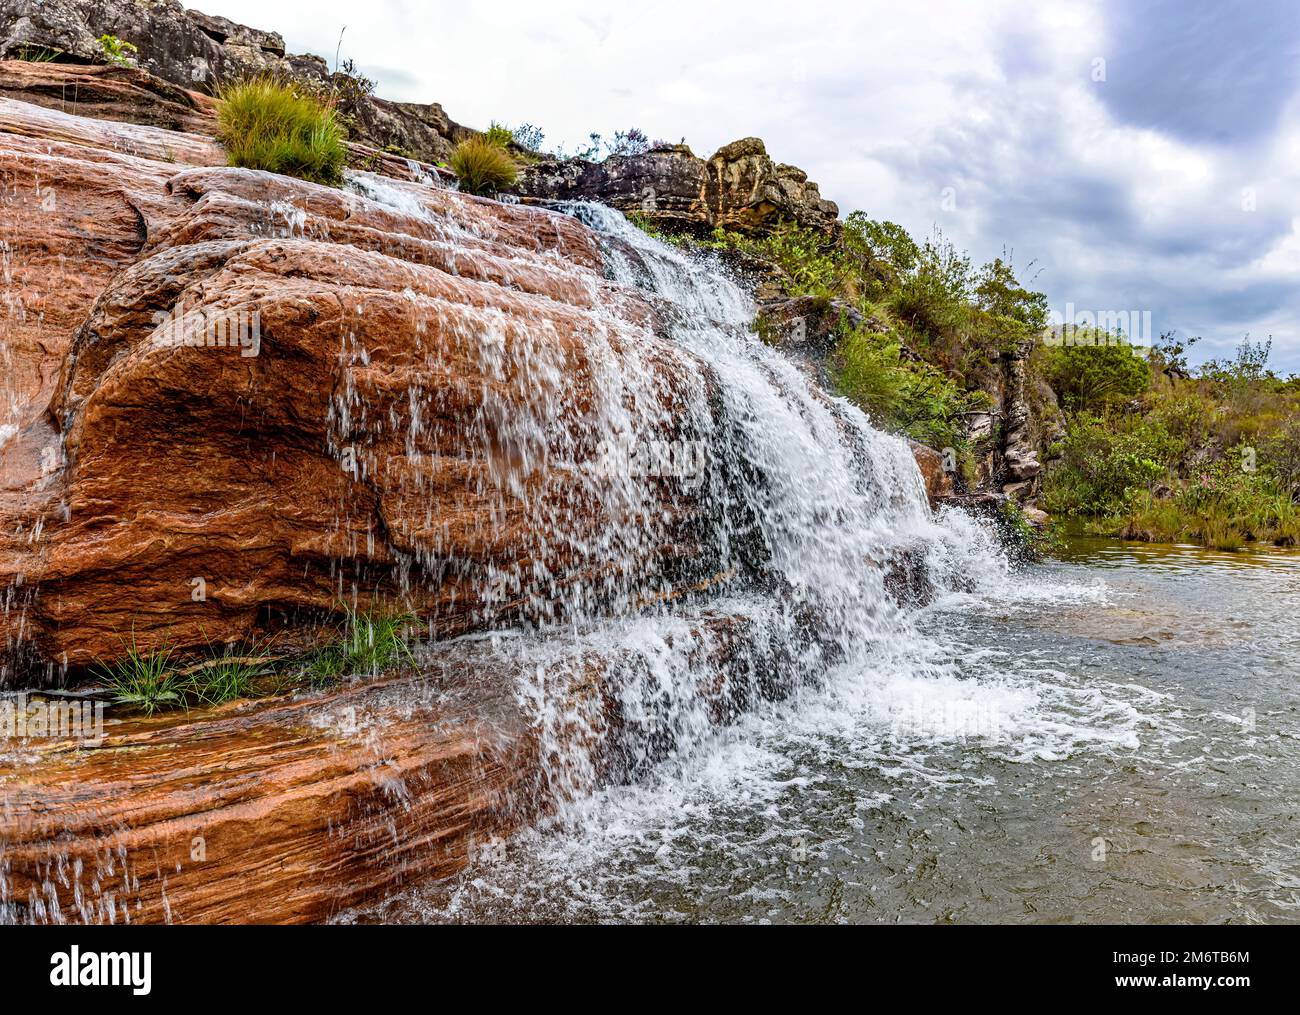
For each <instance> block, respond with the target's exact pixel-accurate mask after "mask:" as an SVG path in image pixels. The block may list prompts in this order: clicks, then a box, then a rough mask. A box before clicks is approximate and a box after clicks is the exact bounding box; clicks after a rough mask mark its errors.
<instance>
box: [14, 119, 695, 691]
mask: <svg viewBox="0 0 1300 1015" xmlns="http://www.w3.org/2000/svg"><path fill="white" fill-rule="evenodd" d="M0 117H4V119H3V121H0V125H3V126H5V127H7V128H8V130H7V132H6V133H4V134H0V167H3V171H4V173H5V178H6V184H7V186H6V203H5V206H4V210H3V213H4V214H5V215H6V218H5V220H4V223H3V224H4V227H5V229H6V236H7V238H8V241H9V250H8V257H9V259H10V262H11V266H12V271H13V272H14V279H15V284H14V298H13V300H12V301H11V304H10V312H9V313H8V314H7V316H6V320H5V322H4V326H5V328H6V329H7V331H6V342H5V350H6V355H7V357H8V358H9V361H10V368H11V369H10V371H9V373H8V375H7V379H6V382H5V383H6V392H5V394H6V404H7V405H9V406H10V407H11V408H9V409H8V414H7V415H6V417H5V420H4V423H5V426H6V427H7V428H8V429H7V430H6V431H5V434H6V440H5V442H4V446H3V448H0V456H2V457H0V470H2V471H0V475H2V476H3V487H0V489H3V492H4V493H3V500H0V517H2V518H3V521H4V535H3V542H0V584H2V585H3V586H4V587H5V588H7V589H8V590H9V591H8V595H9V600H10V603H11V607H10V609H8V610H7V611H6V614H5V616H6V625H7V630H6V634H7V636H8V639H9V644H10V648H11V649H12V648H13V647H14V646H15V645H16V644H18V643H19V642H22V643H23V644H26V645H27V646H29V647H33V648H34V649H35V650H36V651H37V652H38V653H39V655H40V656H41V657H42V658H44V659H46V660H52V661H54V663H55V664H56V665H57V666H58V667H63V666H68V667H72V668H74V669H75V668H76V667H78V666H84V665H86V664H88V663H90V662H91V661H93V660H94V659H96V658H102V657H109V656H112V655H114V654H116V653H117V652H119V651H120V639H121V637H122V632H128V631H134V635H135V637H136V639H137V641H138V644H139V646H140V647H141V648H142V649H144V650H148V649H151V648H155V647H157V646H159V645H161V644H163V643H167V644H171V645H175V646H177V647H184V646H192V645H202V644H204V643H206V642H209V641H227V640H231V639H234V638H238V637H243V636H246V635H248V634H249V633H251V632H254V631H257V630H279V629H281V628H282V627H283V626H284V625H286V624H287V625H289V626H295V625H299V624H301V623H304V622H306V621H307V620H309V619H310V617H312V616H315V615H319V614H320V613H321V612H322V611H325V612H328V611H330V610H331V609H335V608H337V604H338V603H339V601H340V600H341V599H344V598H349V599H350V598H353V597H356V596H359V597H360V599H361V600H362V601H369V600H370V599H371V598H378V599H383V598H385V597H392V596H400V597H404V598H405V600H406V601H407V602H409V604H410V606H411V607H412V608H413V609H415V610H416V611H417V612H419V613H420V614H421V615H422V616H424V617H426V618H428V619H429V620H430V623H431V624H432V625H433V628H434V630H435V632H436V634H437V635H438V636H446V635H450V634H455V633H457V632H458V631H461V630H466V629H469V628H471V627H473V626H476V625H477V624H481V623H484V622H485V621H486V619H487V618H488V616H489V614H490V615H491V616H498V615H502V614H503V612H504V613H506V614H508V613H510V612H511V611H514V612H516V613H518V612H521V611H522V612H528V611H529V610H535V609H547V608H548V607H547V606H546V605H545V604H546V603H547V602H549V601H550V600H551V599H553V598H555V592H556V587H557V585H562V584H564V583H565V582H569V581H573V580H576V579H577V578H578V577H579V576H580V575H582V576H585V577H587V578H590V577H592V574H593V571H592V569H593V568H598V567H608V566H611V564H610V561H611V560H618V561H619V563H618V565H617V566H618V567H619V568H620V569H621V571H622V573H623V574H624V575H630V574H632V573H636V574H640V575H642V576H643V577H644V574H645V573H647V572H649V571H653V570H655V569H658V568H660V567H667V566H670V565H671V564H672V562H674V561H676V562H679V563H681V562H688V560H689V545H690V544H689V539H688V537H687V535H686V527H687V521H688V520H687V519H685V518H683V519H682V520H681V526H680V528H679V530H675V529H674V526H673V524H672V523H668V524H666V525H665V526H664V527H663V530H662V531H663V541H662V542H659V543H656V542H653V541H646V542H645V543H644V544H643V545H641V546H639V547H637V548H633V549H630V550H629V553H630V554H631V557H630V558H628V557H623V556H621V555H618V554H611V553H609V552H608V548H606V549H605V550H603V551H600V552H599V553H597V557H596V558H594V559H593V560H586V559H585V558H584V557H583V555H582V553H581V552H580V551H579V550H578V549H575V548H574V546H572V545H571V544H567V545H566V544H564V543H563V542H561V543H553V542H550V541H548V532H547V531H546V529H545V527H544V526H541V525H539V524H538V522H539V520H542V519H546V518H551V519H555V520H557V524H559V526H560V529H562V530H563V531H566V532H573V531H578V532H580V531H582V530H583V529H584V528H586V527H588V526H590V527H592V528H598V527H599V525H600V521H599V519H600V517H601V512H602V511H607V510H608V505H603V504H602V503H600V500H599V497H598V496H597V492H596V491H595V490H594V487H593V485H592V484H591V483H590V482H585V483H584V482H583V481H582V476H581V475H578V476H577V477H576V480H575V473H574V469H575V467H580V466H581V461H577V462H575V461H574V460H573V458H572V456H573V455H574V454H575V453H577V454H582V453H583V449H584V448H586V453H587V454H590V453H592V452H593V449H592V448H587V445H586V444H584V441H587V443H589V444H593V445H594V439H593V440H588V439H587V438H585V437H584V436H583V433H584V431H583V426H584V420H589V419H590V418H592V413H593V412H596V411H597V409H598V408H599V406H601V405H607V403H608V399H609V398H611V397H613V398H617V397H620V396H619V395H618V394H617V391H614V392H610V391H609V390H608V386H607V385H606V383H605V381H604V377H605V374H606V373H607V372H609V371H613V372H614V373H615V374H616V373H617V372H618V371H619V369H620V366H619V361H620V358H621V357H623V356H627V355H631V356H634V357H635V358H636V360H637V363H638V366H637V371H638V372H639V371H642V370H645V369H650V370H652V371H653V370H654V366H653V364H654V362H655V361H658V362H659V363H660V364H661V367H660V370H659V373H660V374H661V376H662V378H663V381H662V385H661V386H660V388H659V389H658V395H657V396H656V397H658V398H662V406H661V407H668V408H664V409H663V419H664V420H665V421H669V424H670V418H671V415H672V410H671V408H670V407H671V405H672V404H673V403H674V400H675V399H679V398H681V397H683V396H682V393H681V392H680V391H676V390H675V384H676V382H675V381H674V380H673V378H675V377H680V376H681V375H682V371H680V370H677V369H675V368H674V364H675V363H678V362H680V360H681V357H682V356H684V355H686V354H685V353H683V352H682V351H681V350H678V349H675V348H672V347H671V346H669V345H668V344H667V343H665V342H664V341H663V340H662V339H660V338H658V337H657V336H656V335H655V334H654V333H653V332H652V331H649V330H647V326H648V325H649V324H650V322H651V320H652V317H653V315H652V313H651V311H650V309H649V308H648V307H647V306H646V305H645V303H644V302H643V301H642V300H641V299H640V297H639V296H638V295H637V294H635V293H634V292H630V291H628V290H623V289H620V288H619V287H616V286H612V285H611V284H610V283H608V282H606V281H605V280H604V279H603V278H602V277H601V275H600V273H599V265H600V253H599V250H598V248H597V246H596V243H595V241H594V239H593V237H592V234H591V233H590V232H589V231H588V230H587V229H586V228H585V227H583V226H581V225H580V224H579V223H577V222H576V221H575V220H573V219H571V218H567V217H564V216H560V215H556V214H552V213H549V212H545V211H541V210H537V209H532V208H526V207H520V206H508V205H500V204H496V203H494V202H488V201H481V200H478V199H474V198H467V197H462V196H460V195H457V194H454V193H451V192H448V191H445V190H441V189H438V188H436V187H429V186H419V185H411V184H401V183H397V182H395V181H390V180H383V179H380V178H378V177H373V176H366V175H361V176H359V177H358V178H357V181H356V183H355V185H354V190H355V192H352V193H348V192H340V191H335V190H330V189H328V188H322V187H317V186H314V185H311V184H306V183H302V182H300V181H296V180H291V179H288V178H286V177H279V176H274V175H271V174H265V173H256V172H252V171H248V170H239V169H227V168H222V167H212V168H186V166H185V165H184V163H185V162H200V163H201V162H203V161H205V159H206V160H207V161H210V162H216V161H220V160H221V158H220V152H219V149H216V147H215V146H214V145H212V143H211V142H210V141H209V140H207V139H204V138H202V137H199V136H194V135H185V134H176V133H174V132H169V131H160V130H155V129H151V128H146V127H139V126H129V127H128V126H125V125H116V124H110V123H107V122H104V121H94V120H87V119H83V118H77V117H71V116H66V115H64V114H61V113H58V112H55V111H52V110H46V109H41V108H38V107H32V106H26V105H24V104H21V103H16V102H12V101H6V104H4V105H3V106H2V107H0ZM128 152H130V153H131V154H127V153H128ZM164 152H166V153H169V154H170V155H171V157H172V158H173V159H174V161H163V160H162V159H161V158H160V155H161V154H162V153H164ZM367 193H369V194H370V195H371V196H369V197H368V196H366V194H367ZM378 198H382V200H381V199H378ZM385 202H386V203H385ZM169 329H170V330H169ZM196 335H197V340H198V341H199V342H200V343H206V344H198V345H195V344H193V343H194V340H195V336H196ZM213 342H217V343H219V344H217V345H214V344H212V343H213ZM593 356H599V357H600V360H599V362H597V361H596V360H593V359H592V357H593ZM602 411H603V410H602ZM548 431H549V432H550V434H551V436H547V434H548ZM592 432H595V431H592ZM551 462H554V464H548V463H551ZM584 518H585V519H587V521H585V522H584V520H583V519H584ZM560 519H562V520H563V521H562V524H561V523H560V521H559V520H560ZM674 533H676V534H674ZM679 540H680V541H679ZM638 555H639V556H638ZM432 561H437V562H439V563H438V565H437V568H436V570H433V571H429V570H426V569H425V564H426V563H428V562H432ZM448 561H450V562H452V563H451V565H450V566H449V565H448V563H447V562H448ZM521 568H526V569H527V571H528V573H529V574H539V575H544V576H545V577H544V578H542V579H540V580H539V584H536V585H531V586H530V585H529V584H528V583H527V582H526V581H525V580H523V579H518V578H517V579H515V581H514V582H513V584H509V583H507V584H509V588H508V590H507V589H505V586H504V585H503V591H502V595H501V599H500V601H499V602H495V603H492V604H487V603H484V602H482V601H481V596H480V595H477V594H476V593H475V591H474V590H475V589H481V587H482V586H483V583H484V576H485V575H486V574H487V573H488V572H489V571H491V570H492V569H497V570H498V571H510V572H511V573H512V574H518V573H520V569H521ZM677 569H678V570H683V569H682V568H677ZM684 573H686V574H688V575H690V574H692V568H691V567H690V566H689V565H688V566H685V568H684ZM696 577H698V576H696ZM195 579H200V580H201V583H202V586H203V588H204V597H203V598H202V600H201V601H200V600H197V599H196V598H195V597H193V595H192V593H193V591H194V589H195V588H196V587H198V584H199V583H197V582H196V581H195ZM489 607H491V609H490V610H489ZM12 676H13V674H12V671H11V679H12ZM55 676H57V675H55ZM46 679H50V677H49V676H48V675H47V678H46Z"/></svg>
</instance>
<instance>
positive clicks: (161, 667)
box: [94, 632, 184, 715]
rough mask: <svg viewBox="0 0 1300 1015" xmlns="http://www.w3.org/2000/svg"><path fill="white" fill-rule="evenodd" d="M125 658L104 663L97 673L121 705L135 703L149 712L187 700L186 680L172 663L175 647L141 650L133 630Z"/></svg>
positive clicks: (101, 681)
mask: <svg viewBox="0 0 1300 1015" xmlns="http://www.w3.org/2000/svg"><path fill="white" fill-rule="evenodd" d="M124 648H125V649H126V651H125V653H124V654H123V655H122V658H120V659H117V660H115V661H113V662H111V663H100V664H99V665H98V666H97V667H96V668H95V670H94V673H95V676H96V677H97V678H98V679H99V682H100V684H102V685H103V686H104V687H105V688H106V689H107V690H109V691H111V692H112V694H113V700H114V702H116V703H117V704H119V705H133V706H135V707H136V708H139V709H141V710H142V711H143V712H144V713H145V714H146V715H153V714H154V713H155V712H159V711H161V710H162V709H164V708H171V707H175V706H177V705H181V704H183V703H184V698H183V692H184V680H183V678H182V677H181V676H180V675H179V674H178V673H177V672H176V670H175V668H174V667H173V665H172V650H171V648H162V649H160V650H159V651H157V652H151V653H148V654H146V653H144V652H141V651H140V650H139V649H138V648H137V647H136V643H135V634H134V632H132V635H131V643H130V645H129V646H124Z"/></svg>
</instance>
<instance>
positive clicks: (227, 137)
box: [217, 78, 347, 186]
mask: <svg viewBox="0 0 1300 1015" xmlns="http://www.w3.org/2000/svg"><path fill="white" fill-rule="evenodd" d="M218 98H220V100H221V107H220V109H219V111H218V114H217V116H218V124H219V129H218V135H217V137H218V140H220V141H221V143H222V144H223V145H224V146H225V148H226V154H227V157H228V161H229V164H230V165H232V166H242V167H244V168H245V169H263V170H266V171H267V172H271V173H281V174H283V175H285V176H296V177H298V178H299V179H303V180H310V181H312V182H313V183H323V184H326V185H329V186H338V185H339V184H341V183H342V182H343V165H344V163H345V161H346V159H347V144H346V142H345V140H344V131H343V128H342V126H341V125H340V124H339V122H338V118H337V116H336V115H335V111H334V108H333V107H332V106H331V105H329V104H328V103H325V102H322V101H321V100H320V99H318V98H316V97H315V96H312V95H309V94H306V93H304V92H302V91H300V90H299V89H298V88H296V87H295V86H293V85H292V84H289V83H286V82H283V81H276V80H273V79H271V78H253V79H250V80H247V81H241V82H238V83H236V84H234V85H230V86H229V87H226V88H223V89H221V91H220V93H219V95H218Z"/></svg>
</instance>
